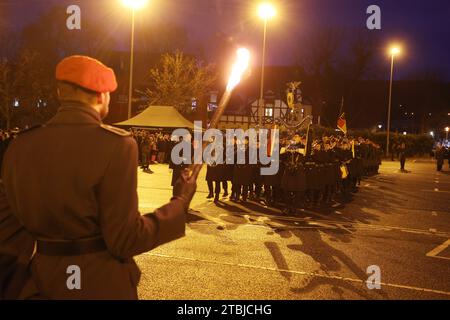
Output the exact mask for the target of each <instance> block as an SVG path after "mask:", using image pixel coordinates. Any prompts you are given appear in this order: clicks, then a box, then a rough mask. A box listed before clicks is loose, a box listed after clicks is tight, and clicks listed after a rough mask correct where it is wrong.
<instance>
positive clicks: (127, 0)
mask: <svg viewBox="0 0 450 320" xmlns="http://www.w3.org/2000/svg"><path fill="white" fill-rule="evenodd" d="M121 1H122V4H123V5H125V6H127V7H128V8H130V9H131V51H130V83H129V87H128V119H130V118H131V106H132V101H133V67H134V25H135V16H136V10H139V9H142V8H143V7H145V6H146V5H147V3H148V0H121Z"/></svg>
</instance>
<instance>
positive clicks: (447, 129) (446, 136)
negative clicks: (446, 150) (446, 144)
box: [445, 127, 450, 141]
mask: <svg viewBox="0 0 450 320" xmlns="http://www.w3.org/2000/svg"><path fill="white" fill-rule="evenodd" d="M449 130H450V128H449V127H447V128H445V140H446V141H448V131H449Z"/></svg>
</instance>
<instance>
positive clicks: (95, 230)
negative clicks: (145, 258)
mask: <svg viewBox="0 0 450 320" xmlns="http://www.w3.org/2000/svg"><path fill="white" fill-rule="evenodd" d="M68 59H70V60H69V61H66V60H63V62H64V63H66V67H64V64H63V62H62V63H61V64H63V67H64V68H62V69H61V68H60V66H61V64H60V65H59V66H58V69H57V79H58V80H60V81H62V80H69V79H71V78H74V75H75V76H76V75H77V74H78V73H80V72H81V71H80V70H91V71H92V72H90V73H89V74H87V71H85V72H84V73H83V74H82V75H80V76H79V77H80V79H81V78H82V80H83V81H85V80H86V78H89V76H91V77H93V79H91V82H92V86H91V87H89V83H87V84H86V87H87V88H89V89H91V90H94V89H96V88H99V90H96V91H98V92H104V91H102V90H101V88H107V87H108V88H110V87H113V84H114V83H115V79H114V81H112V80H111V79H109V78H108V77H111V73H110V72H107V70H108V69H106V71H105V69H104V68H105V67H104V66H103V67H102V66H101V65H94V67H91V66H92V64H93V63H94V64H95V63H96V62H92V59H91V60H87V59H86V58H83V57H81V58H79V57H74V58H68ZM80 60H81V61H80ZM86 64H87V65H86ZM66 69H67V70H66ZM105 72H106V73H105ZM111 72H112V71H111ZM102 73H105V74H104V77H100V78H98V77H99V76H101V75H102ZM63 75H66V76H67V77H68V78H69V79H64V76H63ZM112 76H114V74H113V73H112ZM77 83H78V82H77ZM78 84H83V82H82V81H81V80H80V81H79V83H78ZM113 89H114V88H113ZM105 91H108V92H110V91H114V90H109V89H108V90H105ZM137 166H138V148H137V144H136V141H135V140H134V139H133V138H132V137H131V134H130V133H128V132H127V131H124V130H121V129H117V128H114V127H110V126H106V125H104V124H102V122H101V119H100V115H99V113H98V112H97V111H96V110H94V109H93V108H92V107H91V106H89V105H85V104H83V103H80V102H67V101H66V102H63V103H62V107H61V108H60V109H59V110H58V113H57V114H56V115H55V116H54V117H53V118H52V119H51V120H50V121H49V122H48V123H47V124H46V125H45V126H43V127H41V128H36V129H34V130H30V131H28V132H25V133H23V134H20V135H19V136H18V137H17V138H16V139H15V140H14V141H13V142H12V143H11V144H10V145H9V147H8V150H7V152H6V154H5V158H4V162H3V168H2V178H3V183H4V186H5V193H6V199H7V203H8V205H9V206H10V210H11V213H12V214H13V215H14V217H15V218H16V219H17V221H18V222H20V226H23V227H24V229H25V230H26V231H27V233H29V234H30V235H31V236H32V237H33V239H35V240H36V254H35V255H34V257H33V259H32V262H31V277H30V278H29V279H28V281H27V283H26V285H25V287H24V288H23V290H22V292H21V294H20V298H31V297H36V295H38V296H39V297H41V298H47V299H137V285H138V282H139V278H140V271H139V269H138V267H137V265H136V263H135V262H134V260H133V256H135V255H138V254H141V253H143V252H146V251H149V250H151V249H153V248H155V247H157V246H159V245H161V244H164V243H167V242H169V241H172V240H174V239H178V238H180V237H182V236H183V235H184V233H185V214H186V210H187V208H186V205H187V204H186V202H185V201H184V199H183V198H181V197H174V199H173V200H172V201H170V202H169V203H168V204H166V205H165V206H163V207H161V208H159V209H157V210H156V211H155V213H153V214H148V215H145V216H141V214H140V213H139V211H138V196H137V190H136V189H137V170H136V169H137ZM16 227H17V226H16ZM7 230H8V228H1V229H0V240H2V243H1V244H2V245H3V244H4V241H3V240H4V239H5V232H7ZM70 266H78V267H79V269H80V271H81V273H80V275H81V278H80V280H81V290H78V289H73V290H71V289H69V286H68V285H67V280H68V277H69V274H68V273H67V272H68V268H69V267H70Z"/></svg>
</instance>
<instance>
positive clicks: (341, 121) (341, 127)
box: [337, 97, 347, 135]
mask: <svg viewBox="0 0 450 320" xmlns="http://www.w3.org/2000/svg"><path fill="white" fill-rule="evenodd" d="M342 110H344V97H342V101H341V111H339V114H340V116H339V119H338V121H337V127H338V129H339V130H341V131H342V132H343V133H344V134H345V135H347V120H346V119H345V112H343V111H342Z"/></svg>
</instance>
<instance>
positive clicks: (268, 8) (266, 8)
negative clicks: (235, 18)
mask: <svg viewBox="0 0 450 320" xmlns="http://www.w3.org/2000/svg"><path fill="white" fill-rule="evenodd" d="M275 14H276V10H275V7H274V6H272V5H271V4H270V3H262V4H261V5H260V6H259V16H260V18H261V19H263V21H264V35H263V48H262V65H261V86H260V93H259V100H258V125H259V128H262V125H263V121H262V119H263V110H262V109H263V106H264V67H265V64H266V42H267V23H268V21H269V19H271V18H273V17H274V16H275Z"/></svg>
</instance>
